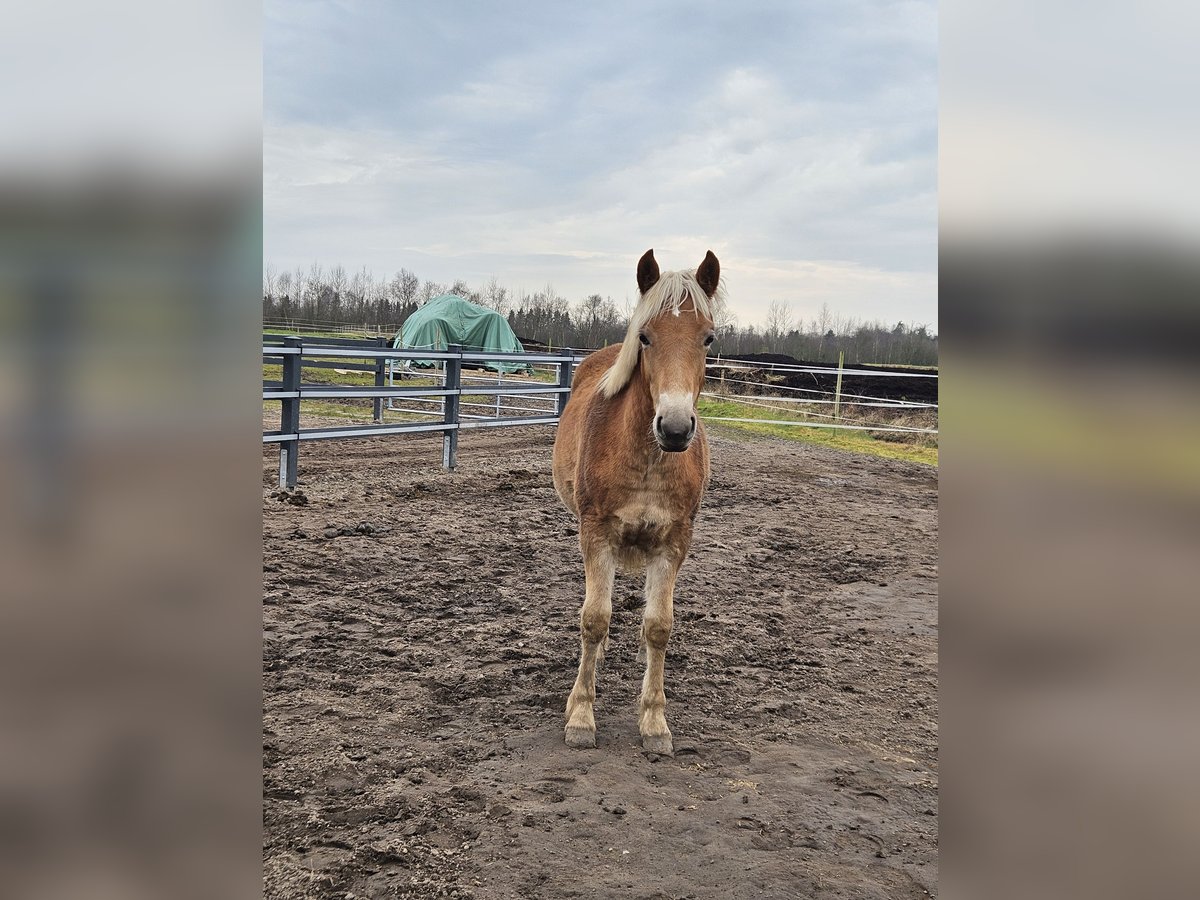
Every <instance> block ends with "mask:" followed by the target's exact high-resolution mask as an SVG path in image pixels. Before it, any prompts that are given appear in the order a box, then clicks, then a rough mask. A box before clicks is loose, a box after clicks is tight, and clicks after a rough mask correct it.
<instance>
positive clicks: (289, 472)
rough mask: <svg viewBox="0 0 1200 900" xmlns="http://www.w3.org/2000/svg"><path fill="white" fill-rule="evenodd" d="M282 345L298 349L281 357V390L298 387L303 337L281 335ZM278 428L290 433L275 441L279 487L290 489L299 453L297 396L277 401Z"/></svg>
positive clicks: (291, 389)
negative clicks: (278, 442)
mask: <svg viewBox="0 0 1200 900" xmlns="http://www.w3.org/2000/svg"><path fill="white" fill-rule="evenodd" d="M283 345H284V346H285V347H294V348H296V349H298V350H299V351H300V353H288V354H285V355H284V357H283V389H284V390H285V391H294V392H296V393H299V391H300V370H301V368H302V367H301V361H302V354H303V352H304V341H303V340H302V339H301V338H298V337H287V338H284V339H283ZM279 430H280V431H281V432H283V433H284V434H294V435H296V437H294V438H292V439H291V440H287V441H282V442H280V444H279V487H280V489H283V490H289V491H290V490H291V489H292V488H294V487H295V486H296V468H297V466H296V464H297V462H298V461H299V457H300V437H299V434H300V398H299V397H298V396H297V397H285V398H284V399H283V400H282V401H280V416H279Z"/></svg>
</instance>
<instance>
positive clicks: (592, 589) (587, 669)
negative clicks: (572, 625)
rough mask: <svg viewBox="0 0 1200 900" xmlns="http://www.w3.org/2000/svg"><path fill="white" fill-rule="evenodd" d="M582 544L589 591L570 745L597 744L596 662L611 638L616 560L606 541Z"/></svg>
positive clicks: (571, 704) (570, 704)
mask: <svg viewBox="0 0 1200 900" xmlns="http://www.w3.org/2000/svg"><path fill="white" fill-rule="evenodd" d="M581 544H582V546H583V571H584V574H585V576H586V577H587V592H586V594H585V597H584V601H583V609H582V611H581V612H580V614H579V638H580V641H579V642H580V654H579V674H578V675H577V676H576V678H575V687H574V688H572V690H571V696H570V697H569V698H568V699H567V728H566V740H567V745H568V746H570V747H595V746H596V720H595V717H594V715H593V712H592V704H593V703H595V701H596V663H597V662H598V661H599V659H600V656H601V655H602V653H603V644H604V643H605V641H607V640H608V622H609V619H610V618H611V617H612V588H613V576H614V575H615V574H616V564H615V561H614V560H613V555H612V551H610V550H609V548H608V546H607V545H605V544H604V543H603V542H600V541H589V540H586V539H584V540H583V541H581Z"/></svg>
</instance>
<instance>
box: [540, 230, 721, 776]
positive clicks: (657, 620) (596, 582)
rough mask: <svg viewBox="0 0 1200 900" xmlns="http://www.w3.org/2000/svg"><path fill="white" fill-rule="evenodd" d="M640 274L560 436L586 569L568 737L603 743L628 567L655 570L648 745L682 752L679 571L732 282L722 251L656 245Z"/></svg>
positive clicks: (641, 719)
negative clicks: (668, 676) (725, 277)
mask: <svg viewBox="0 0 1200 900" xmlns="http://www.w3.org/2000/svg"><path fill="white" fill-rule="evenodd" d="M637 282H638V289H639V291H640V298H639V300H638V303H637V306H636V307H635V308H634V311H633V314H632V315H631V316H630V320H629V327H628V330H627V332H626V334H625V340H624V341H623V342H622V343H620V344H615V345H613V346H609V347H605V348H604V349H603V350H598V351H596V352H594V353H592V354H590V355H589V356H588V357H587V358H586V359H584V360H583V362H582V363H580V365H579V368H578V370H577V371H576V374H575V379H574V384H573V388H572V391H571V395H570V400H569V402H568V403H567V405H566V408H565V409H564V410H563V414H562V418H561V419H560V421H559V424H558V433H557V434H556V435H555V439H554V463H553V473H554V487H555V489H556V490H557V492H558V495H559V497H560V498H561V499H562V502H563V503H564V504H565V505H566V507H567V509H568V510H570V511H571V512H572V513H573V514H574V515H575V516H576V518H577V519H578V520H579V547H580V550H581V551H582V553H583V570H584V577H585V580H586V590H585V594H584V601H583V608H582V610H581V611H580V615H579V635H580V657H579V673H578V675H577V676H576V678H575V685H574V687H573V688H572V690H571V693H570V696H569V697H568V699H567V710H566V717H567V723H566V728H565V740H566V743H567V746H569V747H575V748H582V747H595V746H596V722H595V716H594V713H593V704H594V703H595V700H596V666H597V664H598V663H599V662H600V661H601V660H602V659H603V655H604V649H605V648H606V647H607V645H608V624H609V619H610V618H611V615H612V590H613V580H614V577H615V575H616V571H617V569H618V568H620V569H622V570H623V571H626V572H630V573H633V574H636V573H638V572H644V573H645V600H646V606H645V610H644V612H643V615H642V628H641V643H642V651H643V652H644V653H645V660H646V673H645V676H644V678H643V679H642V692H641V697H640V699H639V701H638V710H639V715H638V730H639V731H640V732H641V738H642V749H643V751H644V752H647V753H656V754H661V755H664V756H670V755H672V753H673V749H674V748H673V744H672V739H671V729H670V728H669V727H668V726H667V718H666V695H665V693H664V691H663V669H664V665H665V661H666V650H667V641H668V639H669V638H670V636H671V626H672V623H673V620H674V616H673V612H672V607H673V604H674V592H675V579H676V576H677V575H678V573H679V569H680V566H682V565H683V561H684V557H686V556H687V553H688V548H689V547H690V546H691V542H692V530H693V524H694V522H695V519H696V513H697V512H698V511H699V509H700V500H701V497H702V496H703V494H704V489H705V487H706V486H707V485H708V479H709V456H708V442H707V440H706V438H705V435H704V426H703V424H702V423H701V422H700V419H699V418H698V416H697V415H696V402H697V399H698V398H699V396H700V390H701V388H702V387H703V385H704V372H705V356H706V351H707V348H708V347H709V346H710V345H711V344H712V342H713V339H714V337H715V332H714V326H713V318H714V315H715V313H716V311H717V309H719V308H720V306H721V305H723V304H724V302H725V288H724V283H723V282H722V280H721V265H720V263H719V262H718V261H717V257H716V256H715V255H713V252H712V251H711V250H709V251H708V253H707V255H706V256H705V257H704V261H703V262H701V263H700V266H699V268H697V269H696V271H695V272H694V273H693V272H690V271H678V272H664V273H661V274H660V273H659V269H658V263H657V262H656V261H655V259H654V250H653V249H650V250H647V251H646V253H645V254H644V255H643V256H642V258H641V259H640V260H639V261H638V265H637Z"/></svg>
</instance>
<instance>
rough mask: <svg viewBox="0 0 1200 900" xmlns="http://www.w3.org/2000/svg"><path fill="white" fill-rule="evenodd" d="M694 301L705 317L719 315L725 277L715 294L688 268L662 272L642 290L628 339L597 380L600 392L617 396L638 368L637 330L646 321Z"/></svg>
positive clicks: (697, 311)
mask: <svg viewBox="0 0 1200 900" xmlns="http://www.w3.org/2000/svg"><path fill="white" fill-rule="evenodd" d="M689 299H690V300H691V301H692V312H693V313H694V314H695V315H697V316H699V315H701V314H703V315H704V316H705V318H708V319H713V320H715V319H716V315H715V314H716V313H717V311H718V310H720V309H721V308H722V307H723V306H724V305H725V280H724V279H718V281H717V290H716V292H715V293H714V294H713V296H712V297H709V296H708V294H706V293H705V292H704V288H702V287H700V284H699V283H698V282H697V281H696V273H695V272H688V271H679V272H663V273H662V274H661V275H660V276H659V279H658V281H656V282H655V283H654V286H653V287H651V288H650V290H648V291H646V293H644V294H642V297H641V299H640V300H639V301H638V305H637V306H636V307H635V308H634V310H633V315H631V316H630V317H629V328H628V329H627V330H626V332H625V341H624V342H623V343H622V344H621V351H620V353H618V354H617V359H616V362H614V363H613V364H612V365H611V366H610V367H609V369H608V371H607V372H605V373H604V374H603V375H602V376H600V381H599V382H598V385H597V386H598V388H599V390H600V394H601V395H602V396H604V397H609V398H611V397H615V396H616V395H617V394H619V393H620V392H621V389H622V388H624V387H625V385H627V384H629V379H630V378H632V377H633V373H634V370H636V369H637V364H638V354H639V353H640V352H641V344H640V343H639V341H638V333H639V332H640V331H641V330H642V328H644V327H645V325H646V323H647V322H650V321H651V320H652V319H654V318H656V317H658V316H660V315H662V314H663V313H665V312H666V311H667V310H670V311H671V312H672V313H673V314H674V315H679V313H680V310H681V308H682V306H683V304H684V302H685V301H687V300H689Z"/></svg>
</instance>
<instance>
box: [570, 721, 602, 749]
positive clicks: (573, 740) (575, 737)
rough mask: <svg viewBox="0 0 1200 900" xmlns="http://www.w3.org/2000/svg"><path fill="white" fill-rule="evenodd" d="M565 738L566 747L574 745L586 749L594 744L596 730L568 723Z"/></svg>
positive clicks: (576, 747)
mask: <svg viewBox="0 0 1200 900" xmlns="http://www.w3.org/2000/svg"><path fill="white" fill-rule="evenodd" d="M566 740H567V746H568V747H574V748H575V749H577V750H586V749H589V748H592V747H595V746H596V732H595V731H592V730H589V729H587V728H579V727H578V726H573V725H568V726H567V730H566Z"/></svg>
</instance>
